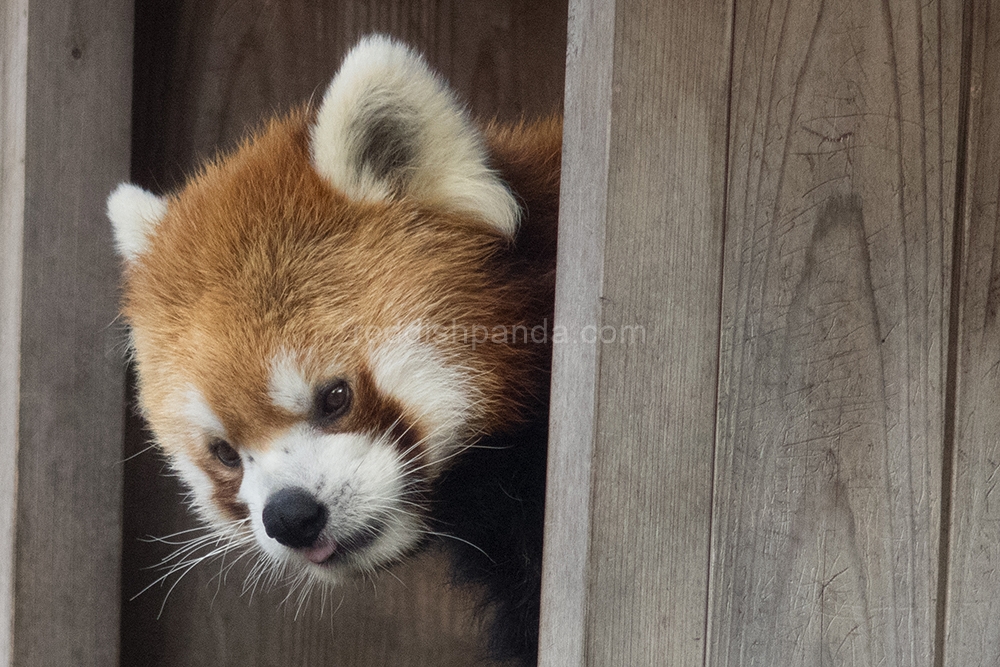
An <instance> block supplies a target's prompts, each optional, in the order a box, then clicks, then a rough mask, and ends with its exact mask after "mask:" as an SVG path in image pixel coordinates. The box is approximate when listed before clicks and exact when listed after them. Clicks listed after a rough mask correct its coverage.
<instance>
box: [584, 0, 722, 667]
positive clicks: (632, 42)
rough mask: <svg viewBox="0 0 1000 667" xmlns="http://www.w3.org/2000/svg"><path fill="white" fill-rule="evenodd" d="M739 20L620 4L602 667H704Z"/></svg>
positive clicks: (673, 7) (599, 627) (600, 533)
mask: <svg viewBox="0 0 1000 667" xmlns="http://www.w3.org/2000/svg"><path fill="white" fill-rule="evenodd" d="M731 19H732V5H731V4H730V3H728V2H711V3H706V2H701V1H700V0H690V1H688V2H677V3H670V4H667V3H647V2H642V1H636V2H619V3H618V5H617V13H616V17H615V25H616V38H615V69H614V74H613V76H614V83H613V91H614V92H613V98H612V118H613V120H612V128H611V138H610V164H611V165H612V168H611V170H610V174H609V179H608V181H609V182H608V207H607V227H606V232H605V233H606V246H605V248H606V252H605V256H604V267H603V270H604V281H603V288H604V289H603V293H602V294H601V322H600V324H601V326H600V328H599V331H598V336H599V339H600V341H601V351H600V355H601V356H600V371H599V372H600V382H599V385H598V396H597V403H598V405H599V406H600V407H599V412H598V416H597V420H596V430H597V433H596V438H597V440H596V445H595V455H594V462H593V466H594V474H593V476H592V485H593V487H592V492H591V493H592V496H591V502H592V504H593V510H592V511H593V521H592V529H591V537H590V552H591V563H592V565H591V573H590V584H589V585H590V604H589V617H590V618H589V621H588V623H589V624H590V626H591V627H592V632H591V635H590V636H589V638H588V642H587V652H588V663H589V664H594V665H623V666H624V665H656V664H666V663H669V664H670V665H674V666H677V667H682V666H684V665H701V664H702V662H703V659H704V651H705V607H706V601H707V591H708V556H709V540H710V532H711V531H710V521H709V520H710V516H711V509H710V508H711V501H712V498H711V496H712V482H711V480H712V457H713V454H712V452H713V448H714V442H713V440H714V438H713V436H714V429H715V404H714V403H715V401H714V397H715V393H716V378H717V376H718V373H717V370H718V365H717V363H718V345H719V339H718V323H719V294H720V281H721V262H722V227H723V219H724V213H725V208H724V203H725V173H726V101H727V99H728V92H729V90H728V89H729V55H730V35H731V33H730V29H731V26H730V21H731ZM630 327H633V328H632V329H630Z"/></svg>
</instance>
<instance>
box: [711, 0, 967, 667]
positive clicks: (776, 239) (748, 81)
mask: <svg viewBox="0 0 1000 667" xmlns="http://www.w3.org/2000/svg"><path fill="white" fill-rule="evenodd" d="M960 5H961V3H960V2H951V1H949V0H941V1H940V2H929V3H913V2H904V1H902V0H900V1H896V0H886V1H885V2H882V3H873V2H869V1H868V0H845V1H843V2H838V3H830V2H823V1H822V0H813V1H807V2H778V3H769V2H741V3H737V7H736V18H735V25H736V26H737V27H736V34H735V50H734V59H733V91H732V111H731V113H732V121H731V126H730V127H731V140H730V170H729V178H730V180H729V209H728V214H729V215H728V219H727V230H726V255H725V277H724V293H723V337H722V346H721V375H720V389H719V405H720V414H719V429H718V451H717V459H716V460H717V465H716V468H717V474H716V487H715V488H716V496H715V503H714V538H713V540H714V541H713V566H712V597H711V609H710V616H709V626H710V632H711V640H710V647H709V649H710V653H709V656H708V664H710V665H739V666H741V667H746V666H748V665H766V666H771V665H783V666H796V665H810V666H811V665H817V664H823V665H898V666H900V667H902V666H906V667H920V666H929V665H931V664H933V660H934V653H935V638H934V637H935V628H936V624H935V612H936V602H937V599H936V598H937V576H938V557H939V553H938V543H939V526H940V524H939V519H940V511H941V464H942V457H943V447H942V442H943V438H944V385H945V377H946V363H945V362H946V358H947V340H948V336H947V333H948V325H947V322H948V319H947V314H948V312H949V294H950V282H949V278H950V262H951V251H952V245H951V241H952V224H953V220H954V218H953V207H954V202H953V198H954V195H953V193H954V177H955V166H954V145H955V135H956V130H957V122H958V121H957V116H958V94H957V93H958V90H957V84H958V78H959V77H958V72H959V51H960V37H961V30H960V25H961V6H960Z"/></svg>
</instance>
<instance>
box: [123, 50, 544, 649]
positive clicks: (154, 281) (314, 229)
mask: <svg viewBox="0 0 1000 667" xmlns="http://www.w3.org/2000/svg"><path fill="white" fill-rule="evenodd" d="M561 129H562V128H561V121H560V120H559V119H558V117H553V118H550V119H547V120H543V121H539V122H535V123H531V124H528V123H521V124H516V125H513V126H501V125H499V124H496V123H493V124H487V125H485V126H477V125H475V124H474V123H473V122H472V121H471V120H470V118H469V117H468V116H467V114H466V113H465V111H464V110H463V109H462V108H461V107H460V106H459V104H458V102H457V101H456V98H455V96H454V94H453V93H452V92H451V91H450V90H449V88H448V87H447V85H446V84H445V83H444V82H443V81H442V80H441V79H440V78H439V77H438V76H437V75H436V74H435V73H433V72H432V71H431V70H430V68H429V67H428V66H427V64H426V63H425V61H424V60H423V59H422V58H421V57H420V56H419V55H417V54H416V53H414V52H413V51H411V50H410V49H409V48H407V47H406V46H403V45H401V44H399V43H398V42H395V41H393V40H391V39H388V38H385V37H369V38H366V39H365V40H363V41H362V42H361V43H360V44H359V45H358V46H356V47H355V48H354V49H353V50H352V51H351V52H350V53H349V54H348V55H347V57H346V58H345V60H344V62H343V64H342V66H341V68H340V70H339V72H338V73H337V75H336V76H335V77H334V79H333V81H332V83H331V84H330V86H329V88H328V89H327V92H326V93H325V95H324V97H323V99H322V101H321V103H320V104H319V105H318V107H316V108H313V107H311V106H308V105H307V106H304V107H302V108H300V109H299V110H296V111H293V112H292V113H290V114H288V115H287V116H285V117H282V118H279V119H275V120H271V121H270V122H268V123H267V124H266V125H265V126H264V127H263V128H262V129H261V130H259V131H257V132H256V133H254V134H253V135H252V136H251V137H250V138H248V139H247V140H245V141H244V142H243V143H242V145H240V146H239V148H238V149H236V150H235V151H234V152H232V153H231V154H229V155H225V156H222V157H219V158H217V159H215V160H214V161H212V162H211V163H209V164H207V165H206V166H204V167H203V168H202V169H201V170H200V171H199V172H197V173H196V174H195V175H193V176H192V177H191V178H190V179H189V181H188V182H187V183H186V184H185V185H184V186H183V187H182V188H180V189H179V191H177V192H174V193H171V194H168V195H164V196H159V195H155V194H152V193H150V192H147V191H145V190H142V189H141V188H138V187H136V186H134V185H130V184H122V185H120V186H119V187H118V188H117V189H116V190H115V191H114V192H113V193H112V194H111V196H110V197H109V199H108V216H109V218H110V220H111V222H112V224H113V227H114V231H115V239H116V243H117V248H118V251H119V254H120V255H121V257H122V258H123V260H124V288H123V307H122V310H123V314H124V316H125V318H126V319H127V321H128V324H129V327H130V334H131V342H130V344H131V349H132V354H133V358H134V362H135V364H136V369H137V376H138V392H139V401H140V406H141V410H142V413H143V415H144V416H145V418H146V420H147V421H148V423H149V425H150V427H151V429H152V431H153V433H154V435H155V438H156V441H157V443H158V445H159V446H160V448H161V449H162V451H163V452H165V454H166V455H167V458H168V459H169V461H170V463H171V465H172V467H173V469H174V470H176V472H177V473H178V474H179V476H180V477H181V478H182V479H183V481H184V482H185V483H186V485H187V486H188V487H189V488H190V490H191V492H192V497H193V504H194V507H195V508H196V510H197V512H198V514H199V515H200V516H201V518H202V519H203V520H204V521H205V522H207V524H208V525H210V526H211V527H213V528H214V529H215V530H216V531H217V532H218V534H219V535H220V536H224V537H225V538H226V539H229V540H232V541H233V542H234V543H236V542H239V543H241V544H242V543H251V544H254V545H255V548H256V549H258V550H259V552H260V554H261V556H262V557H263V558H265V559H266V560H267V561H268V562H269V563H270V564H271V566H272V567H273V568H274V569H275V570H281V571H284V572H289V573H293V574H295V573H297V574H303V573H304V574H305V575H306V576H310V577H313V578H315V579H316V580H319V581H322V582H329V583H331V584H337V583H339V582H342V581H345V580H347V579H350V578H351V577H352V576H355V575H358V574H360V573H367V572H373V571H376V570H379V569H382V568H386V567H389V566H391V565H392V564H394V563H396V562H397V561H400V560H402V559H405V558H407V557H408V556H410V555H412V554H414V553H415V552H417V551H419V550H420V549H422V548H423V547H425V546H427V545H428V544H432V543H440V544H441V545H442V546H443V547H445V548H446V549H448V550H449V551H450V553H451V554H452V556H453V562H454V572H455V574H456V577H457V579H458V580H460V581H463V582H472V583H476V584H480V585H481V587H482V589H483V590H485V592H486V598H487V602H488V603H489V604H491V605H492V607H493V611H494V614H493V616H495V619H496V620H495V622H494V623H493V626H492V633H491V634H492V648H493V651H494V653H495V655H496V657H499V658H502V659H508V658H513V659H515V660H517V661H519V662H520V663H522V664H533V662H534V657H535V652H536V641H537V623H538V603H539V582H540V576H541V573H540V569H541V565H540V564H541V543H542V516H543V515H542V502H543V496H544V475H545V456H546V454H545V449H546V423H547V405H548V385H549V370H548V369H549V362H550V357H551V347H550V345H551V338H550V332H549V326H550V323H551V321H552V300H553V291H554V280H555V278H554V274H555V243H556V239H555V229H556V214H557V209H558V191H559V173H560V153H561Z"/></svg>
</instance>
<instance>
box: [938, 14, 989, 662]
mask: <svg viewBox="0 0 1000 667" xmlns="http://www.w3.org/2000/svg"><path fill="white" fill-rule="evenodd" d="M970 9H971V10H972V15H971V16H970V17H969V19H970V20H971V24H970V25H971V28H972V34H971V39H972V43H971V53H970V55H971V59H970V62H969V63H968V66H969V68H970V72H969V73H970V81H969V85H970V91H969V92H970V104H969V110H968V116H967V117H968V139H967V142H966V146H967V153H966V160H965V165H966V168H967V171H966V179H965V189H964V195H965V201H964V206H963V213H964V215H963V223H964V225H963V229H962V237H961V243H962V262H961V265H960V279H959V280H960V282H959V285H960V292H959V294H960V297H959V303H958V313H959V320H958V366H957V370H958V372H957V388H956V414H955V445H954V449H955V451H954V459H953V461H954V476H953V480H954V482H953V485H952V489H953V492H952V507H951V517H952V522H951V540H950V545H949V551H950V553H949V556H950V558H949V567H948V575H949V576H948V601H947V616H946V622H947V625H946V633H945V642H944V655H945V661H944V664H945V665H963V666H964V665H968V666H969V667H973V666H976V665H984V666H985V665H995V664H997V663H998V662H1000V624H998V623H997V618H1000V572H998V569H997V568H998V565H1000V507H998V504H997V499H996V497H995V496H994V495H993V494H994V492H995V490H996V485H997V471H998V469H1000V443H998V441H997V434H998V433H1000V410H998V409H997V400H998V397H1000V372H998V371H1000V322H998V320H997V310H998V309H997V298H998V297H1000V292H998V287H1000V265H998V263H997V256H998V252H1000V208H998V203H1000V196H998V195H1000V115H998V114H1000V80H998V78H997V71H998V70H997V68H998V67H1000V42H998V41H997V35H998V34H1000V11H998V9H997V7H996V6H995V5H994V3H991V2H988V1H980V2H974V3H970Z"/></svg>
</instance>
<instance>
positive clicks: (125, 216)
mask: <svg viewBox="0 0 1000 667" xmlns="http://www.w3.org/2000/svg"><path fill="white" fill-rule="evenodd" d="M166 213H167V201H166V199H164V198H163V197H158V196H156V195H154V194H153V193H152V192H149V191H147V190H143V189H142V188H140V187H139V186H137V185H132V184H131V183H122V184H120V185H119V186H118V187H117V188H115V189H114V191H113V192H112V193H111V194H110V195H109V196H108V218H109V219H110V220H111V224H112V225H113V226H114V229H115V243H116V245H117V246H118V254H120V255H121V256H122V257H124V258H125V259H126V260H127V261H129V262H132V261H134V260H135V259H136V258H137V257H138V256H139V255H141V254H142V253H143V252H145V250H146V246H147V245H148V244H149V237H150V235H151V234H152V232H153V230H154V229H156V225H157V224H159V222H160V220H162V219H163V216H164V215H166Z"/></svg>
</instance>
